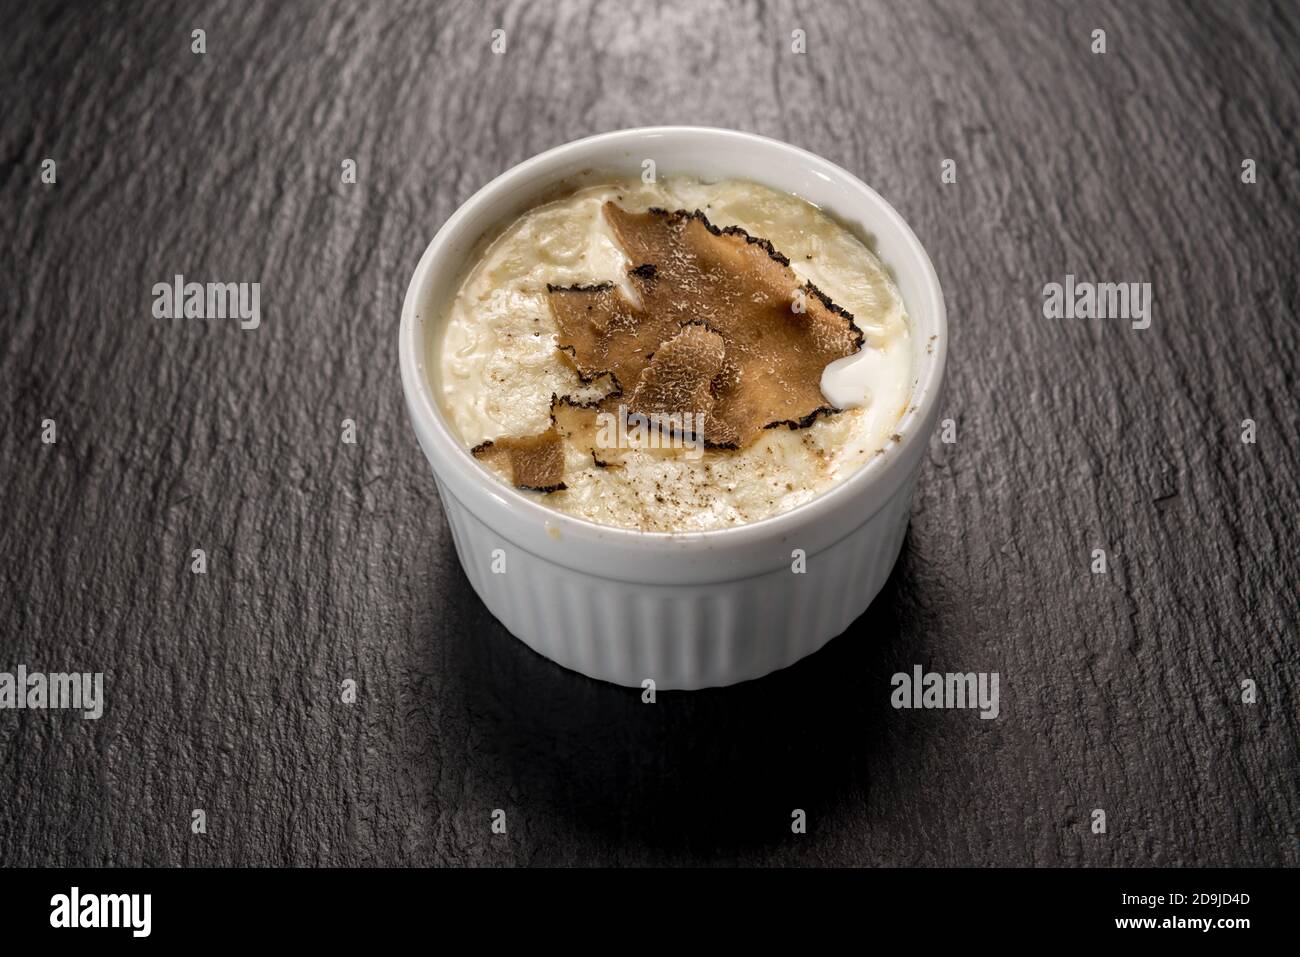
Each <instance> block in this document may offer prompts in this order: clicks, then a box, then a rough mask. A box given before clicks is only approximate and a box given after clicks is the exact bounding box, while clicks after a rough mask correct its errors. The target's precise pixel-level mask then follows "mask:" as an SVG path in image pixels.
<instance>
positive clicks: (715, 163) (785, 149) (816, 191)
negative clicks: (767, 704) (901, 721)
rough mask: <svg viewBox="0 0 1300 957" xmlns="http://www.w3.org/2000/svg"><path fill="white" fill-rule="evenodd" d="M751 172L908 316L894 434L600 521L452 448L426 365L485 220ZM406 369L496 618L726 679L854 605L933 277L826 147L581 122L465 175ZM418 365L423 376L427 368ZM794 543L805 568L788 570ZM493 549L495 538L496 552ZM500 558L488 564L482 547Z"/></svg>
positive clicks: (420, 295)
mask: <svg viewBox="0 0 1300 957" xmlns="http://www.w3.org/2000/svg"><path fill="white" fill-rule="evenodd" d="M646 159H653V160H654V161H655V167H656V172H657V174H658V175H660V176H664V175H671V174H674V173H677V174H692V175H696V176H701V177H706V178H718V179H721V178H737V179H748V180H753V181H755V182H759V183H763V184H765V185H767V186H770V187H773V188H775V189H779V190H784V191H786V192H788V193H793V194H795V195H797V196H801V197H803V198H804V199H806V200H808V201H809V202H811V203H814V204H815V205H817V206H820V207H822V208H823V209H825V210H827V211H828V212H829V213H831V214H832V215H833V216H835V217H836V218H837V219H838V220H839V221H840V222H842V223H844V224H845V225H846V226H848V228H850V229H852V230H853V231H854V232H855V233H856V234H857V235H859V236H860V237H862V238H863V239H865V240H866V241H867V242H868V243H869V244H870V245H871V247H872V248H873V249H874V250H875V251H876V253H877V254H878V255H879V257H880V258H881V259H882V260H883V261H884V263H885V265H886V266H887V267H888V268H889V269H890V271H891V273H892V274H893V276H894V278H895V280H896V281H897V283H898V288H899V291H900V292H901V293H902V296H903V301H904V303H905V305H906V307H907V311H908V315H909V316H910V318H911V322H912V343H913V369H914V372H915V375H914V384H913V388H912V397H911V401H910V403H909V404H908V409H907V412H906V413H905V414H904V415H903V418H902V419H901V421H900V422H899V424H898V427H897V430H896V431H897V434H898V436H899V437H900V438H901V441H895V442H892V443H890V445H889V446H888V447H887V449H886V450H885V452H884V454H883V455H878V456H876V457H875V458H874V459H873V460H871V461H870V462H869V463H868V464H867V465H865V466H864V467H863V468H862V469H861V470H859V471H858V472H856V473H855V474H853V475H852V476H850V477H849V478H848V479H847V480H846V481H844V482H843V483H842V484H840V485H838V486H836V487H835V488H833V489H831V490H830V491H828V492H826V493H825V494H823V495H821V496H820V497H818V498H816V499H814V500H812V501H811V502H808V503H807V504H805V505H802V506H800V507H798V508H796V509H793V510H791V511H789V512H786V513H784V514H781V515H777V516H774V517H772V518H768V519H765V520H763V521H760V522H754V523H753V524H750V525H743V526H739V527H735V528H726V529H719V530H716V531H708V532H692V533H685V534H668V533H662V532H654V533H652V532H637V531H630V530H627V529H620V528H612V527H608V526H603V525H596V524H594V523H592V522H588V521H585V520H582V519H578V518H574V517H572V516H570V515H565V514H563V513H561V512H557V511H554V510H552V509H549V508H547V507H546V506H545V505H542V504H540V503H539V502H537V501H534V500H533V499H531V498H529V497H527V496H526V495H525V494H523V493H520V492H517V491H515V490H514V489H512V488H510V487H508V486H507V485H505V484H504V483H502V482H501V481H499V480H497V479H496V478H495V477H494V476H493V475H491V474H490V473H489V472H487V470H486V469H484V468H483V467H482V466H481V465H480V464H479V463H478V462H477V461H476V460H475V459H474V458H472V457H471V456H470V455H469V453H468V452H467V451H466V449H465V447H464V445H463V444H462V443H461V441H460V440H459V439H458V438H457V437H456V434H455V432H454V431H453V429H452V427H451V426H450V425H449V423H448V422H447V420H446V418H445V417H444V415H443V413H442V410H441V408H440V407H439V404H438V401H437V399H436V398H435V393H434V384H433V382H432V381H431V378H432V377H434V376H436V375H437V370H436V368H434V369H431V368H429V367H428V365H427V364H426V363H427V362H428V360H429V358H430V342H431V340H430V337H431V336H432V335H436V334H437V333H438V331H439V330H438V329H437V325H438V313H439V309H440V306H441V305H442V304H443V303H445V302H447V301H449V299H450V297H451V296H453V295H454V294H455V291H456V288H457V285H458V283H459V281H460V279H461V277H462V275H463V272H464V270H465V268H466V266H467V265H468V259H469V257H470V256H471V255H472V254H474V253H475V252H476V251H477V250H478V249H480V248H481V241H482V239H483V237H484V236H487V235H490V234H491V233H492V232H493V231H494V230H496V229H497V228H499V227H500V226H502V225H503V224H505V223H507V222H508V221H510V220H511V219H513V218H514V217H516V216H518V215H519V214H521V213H523V212H524V211H525V210H527V209H528V208H530V207H531V206H533V205H535V204H536V203H537V202H539V201H540V200H541V199H543V198H545V197H547V196H550V195H554V194H555V192H556V191H557V190H560V189H563V188H564V187H565V186H566V185H569V184H572V183H574V182H578V181H581V180H582V178H583V177H584V176H586V175H588V174H590V171H592V170H598V171H609V172H615V173H622V174H626V175H636V176H640V175H641V173H642V169H643V167H642V163H643V161H644V160H646ZM400 336H401V341H400V356H401V367H402V388H403V391H404V392H405V394H406V404H407V408H408V410H409V413H410V416H411V424H412V425H413V426H414V428H415V434H416V436H417V438H418V439H419V441H420V447H421V448H423V449H424V454H425V455H426V456H427V457H428V459H429V464H430V465H431V466H432V467H433V474H434V478H435V479H436V481H437V485H438V493H439V495H440V496H441V498H442V504H443V511H444V512H445V514H446V516H447V521H448V523H449V524H450V526H451V531H452V537H453V539H454V540H455V543H456V551H457V554H458V555H459V556H460V561H461V564H462V565H463V566H464V568H465V574H466V576H467V577H468V578H469V581H470V584H471V585H473V587H474V590H475V591H476V592H477V593H478V595H479V597H480V598H481V599H482V600H483V603H484V604H485V605H487V607H488V609H489V610H490V611H491V612H492V614H493V615H495V616H496V617H497V619H498V620H500V621H501V623H502V624H503V625H505V627H506V628H508V629H509V630H510V632H511V633H512V634H514V635H516V636H517V637H518V638H520V639H521V640H522V641H524V642H525V643H526V644H528V645H529V646H530V647H531V648H533V649H534V650H536V651H538V652H539V653H541V654H543V655H545V656H546V657H548V658H550V659H551V660H553V661H556V662H558V663H559V664H561V665H564V666H565V667H567V668H572V669H573V670H574V671H579V672H582V673H583V674H585V675H590V676H591V677H594V678H601V679H604V680H606V681H613V682H616V683H618V684H621V685H629V686H639V685H641V684H642V683H643V682H644V681H645V680H646V679H652V680H653V681H654V682H655V684H656V687H657V688H659V689H670V688H706V687H711V686H716V685H728V684H733V683H735V682H738V681H744V680H746V679H748V678H757V677H759V676H760V675H764V674H767V673H768V672H771V671H775V670H777V669H779V668H784V667H786V666H787V665H790V664H792V663H794V662H795V661H798V660H799V659H800V658H802V657H804V656H805V655H808V654H811V653H812V652H814V651H816V650H817V649H818V648H820V647H821V646H822V645H824V644H825V643H826V642H827V641H829V640H830V639H831V638H833V637H835V636H836V635H838V634H839V633H840V632H842V631H843V630H844V629H845V628H846V627H848V625H849V624H850V623H851V622H852V621H853V620H854V619H855V618H857V617H858V616H859V615H860V614H862V612H863V611H865V610H866V608H867V606H868V605H869V604H870V603H871V600H872V599H873V598H874V597H875V596H876V593H877V592H878V591H879V590H880V588H881V586H882V585H884V583H885V579H886V578H888V576H889V572H890V569H891V568H892V567H893V564H894V561H895V559H896V558H897V557H898V552H899V548H900V547H901V545H902V541H903V535H904V532H905V531H906V529H907V519H908V514H909V512H910V509H911V499H912V489H913V487H914V485H915V483H916V477H917V473H918V472H919V471H920V468H921V462H922V459H923V458H924V456H925V452H926V447H927V445H928V440H929V436H930V433H931V432H932V431H933V429H934V426H935V421H936V419H937V417H938V412H939V397H940V395H939V393H940V388H941V385H942V381H943V369H944V357H945V353H946V351H947V341H948V335H947V319H946V316H945V312H944V304H943V293H942V291H941V290H940V288H939V281H938V278H937V277H936V276H935V273H934V267H933V266H932V265H931V263H930V259H929V257H928V256H927V255H926V253H925V250H924V249H923V248H922V247H921V244H920V242H919V241H918V240H917V238H916V236H914V235H913V234H912V230H911V229H909V228H908V226H907V224H906V223H905V222H903V219H902V217H901V216H899V215H898V213H897V212H895V211H894V209H893V208H892V207H891V206H890V205H889V204H888V203H886V202H885V201H884V200H883V199H881V198H880V196H878V195H877V194H876V193H875V192H874V191H873V190H872V189H871V188H870V187H868V186H867V185H866V184H864V183H863V182H861V181H860V180H859V179H857V178H856V177H854V176H853V175H852V174H850V173H848V172H846V171H845V170H842V169H840V168H839V167H838V166H835V165H833V164H831V163H828V162H827V161H826V160H824V159H821V158H819V157H817V156H814V155H813V154H811V153H808V152H805V151H804V150H801V149H797V148H796V147H793V146H789V145H787V144H785V143H780V142H777V141H776V140H770V139H767V138H765V137H761V136H754V135H752V134H749V133H739V132H736V131H734V130H719V129H705V128H697V127H656V128H647V129H634V130H620V131H618V132H614V133H605V134H602V135H599V136H592V137H589V138H587V139H583V140H578V141H577V142H574V143H569V144H566V145H564V146H560V147H557V148H556V149H553V150H549V151H547V152H545V153H542V154H541V155H540V156H535V157H533V158H532V159H530V160H528V161H527V162H524V163H521V164H520V165H518V166H516V167H515V168H514V169H511V170H509V171H507V172H505V173H503V174H501V175H500V176H498V177H497V178H496V179H494V180H493V181H492V182H491V183H489V184H488V185H487V186H485V187H483V188H482V189H481V190H479V191H478V192H477V193H475V194H474V195H473V196H472V197H470V199H469V200H468V201H467V202H466V203H465V204H464V205H463V206H461V208H460V209H459V210H457V211H456V213H455V214H454V215H453V216H452V217H451V218H450V219H449V220H447V222H446V223H445V224H444V225H443V227H442V229H440V230H439V231H438V234H437V235H436V236H435V237H434V238H433V242H431V243H430V244H429V248H428V249H426V250H425V251H424V255H423V256H422V257H420V263H419V265H418V266H416V269H415V275H414V276H413V277H412V278H411V284H410V286H409V288H408V289H407V292H406V301H405V303H404V304H403V306H402V324H401V332H400ZM431 374H432V375H431ZM795 549H802V551H803V554H804V556H805V559H804V561H805V562H806V571H805V572H804V573H802V574H796V573H795V572H794V571H793V570H792V566H793V564H794V557H793V556H794V550H795ZM498 550H499V551H498ZM500 558H504V563H502V562H500V561H495V565H496V567H497V568H498V569H500V568H502V565H503V564H504V572H503V573H497V572H494V570H493V569H494V560H495V559H500Z"/></svg>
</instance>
